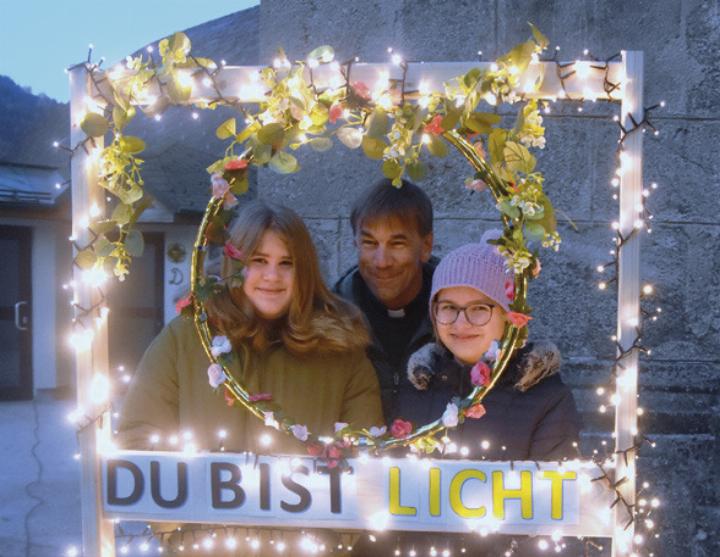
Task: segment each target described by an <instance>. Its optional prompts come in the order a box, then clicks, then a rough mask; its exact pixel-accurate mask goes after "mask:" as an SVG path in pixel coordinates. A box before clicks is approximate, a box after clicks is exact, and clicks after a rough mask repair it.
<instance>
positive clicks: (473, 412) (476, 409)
mask: <svg viewBox="0 0 720 557" xmlns="http://www.w3.org/2000/svg"><path fill="white" fill-rule="evenodd" d="M484 415H485V407H484V406H483V405H482V404H479V403H478V404H473V405H472V406H471V407H470V408H468V409H467V410H465V417H466V418H472V419H474V420H477V419H479V418H482V417H483V416H484Z"/></svg>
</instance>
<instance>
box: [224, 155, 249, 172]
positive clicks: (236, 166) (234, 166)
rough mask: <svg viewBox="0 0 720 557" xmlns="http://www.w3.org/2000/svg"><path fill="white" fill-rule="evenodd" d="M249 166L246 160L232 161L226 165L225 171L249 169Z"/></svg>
mask: <svg viewBox="0 0 720 557" xmlns="http://www.w3.org/2000/svg"><path fill="white" fill-rule="evenodd" d="M247 165H248V161H246V160H245V159H241V158H237V159H231V160H229V161H228V162H226V163H225V170H242V169H243V168H247Z"/></svg>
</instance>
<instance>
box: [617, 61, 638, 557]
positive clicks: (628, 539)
mask: <svg viewBox="0 0 720 557" xmlns="http://www.w3.org/2000/svg"><path fill="white" fill-rule="evenodd" d="M622 60H623V64H624V66H625V78H624V79H623V83H622V88H623V90H622V92H623V96H622V107H621V116H620V118H621V119H620V121H621V122H622V125H623V126H624V127H625V129H626V130H630V129H632V128H633V127H634V124H633V122H632V120H631V119H630V116H631V115H632V117H633V119H634V120H635V122H636V123H640V122H641V121H642V119H643V117H644V114H643V112H644V108H643V53H642V52H634V51H623V52H622ZM642 145H643V134H642V132H640V131H639V130H638V132H637V133H632V134H630V135H629V136H627V138H626V139H625V141H624V143H623V150H622V154H621V163H620V164H621V167H620V168H621V175H620V216H619V221H618V222H619V224H620V227H619V232H620V233H621V234H622V236H623V237H624V238H627V237H628V236H630V235H631V234H632V232H633V229H634V228H635V227H636V220H637V219H638V208H639V207H640V206H641V204H642V163H643V157H642ZM617 277H618V308H617V318H618V322H617V339H618V343H619V345H620V347H622V350H623V351H624V350H628V349H629V348H630V347H631V346H632V345H633V342H634V341H635V338H636V336H637V327H638V325H639V323H640V322H641V316H640V231H639V230H638V231H637V232H636V233H635V234H634V235H633V236H632V238H631V239H630V240H629V241H628V242H627V243H626V244H625V245H624V246H623V247H622V248H621V250H620V255H619V261H618V269H617ZM619 353H620V350H619V349H618V354H619ZM638 359H639V358H638V351H637V350H633V351H632V352H630V353H629V354H628V355H626V356H625V357H624V358H623V359H622V360H621V361H620V362H619V363H620V365H621V366H622V367H621V368H618V379H617V389H616V395H617V396H618V402H617V406H616V408H615V450H616V451H622V450H625V449H627V448H629V447H631V446H633V444H634V436H635V435H636V434H637V382H638ZM615 473H616V481H617V480H619V479H620V478H623V477H626V478H627V480H626V481H625V483H623V484H622V485H621V486H620V487H619V490H620V493H621V494H622V496H623V497H624V498H625V500H626V501H627V502H628V503H629V504H631V505H632V504H634V503H635V455H634V454H633V452H632V451H630V452H629V453H627V463H626V462H625V458H624V457H623V456H622V455H618V459H617V466H616V470H615ZM630 518H631V517H630V516H628V513H627V510H626V508H625V506H624V505H622V504H618V505H617V506H616V507H615V513H614V521H615V531H614V535H613V546H612V555H613V557H616V556H621V555H626V554H627V553H628V552H629V551H630V550H631V549H632V543H633V534H634V527H633V525H630V526H629V527H628V528H625V525H626V524H627V523H628V521H629V520H630Z"/></svg>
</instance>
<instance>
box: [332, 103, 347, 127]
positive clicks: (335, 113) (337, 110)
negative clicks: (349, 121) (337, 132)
mask: <svg viewBox="0 0 720 557" xmlns="http://www.w3.org/2000/svg"><path fill="white" fill-rule="evenodd" d="M344 110H345V109H344V108H343V105H342V104H340V103H337V102H336V103H333V105H332V106H331V107H330V113H329V114H328V120H330V123H331V124H334V123H335V122H337V120H338V118H340V117H341V116H342V114H343V111H344Z"/></svg>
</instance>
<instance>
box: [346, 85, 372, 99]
mask: <svg viewBox="0 0 720 557" xmlns="http://www.w3.org/2000/svg"><path fill="white" fill-rule="evenodd" d="M350 87H351V88H352V90H353V91H354V92H355V94H356V95H357V96H358V97H361V98H363V99H365V100H368V99H370V89H369V88H368V86H367V85H365V84H364V83H363V82H362V81H355V82H353V84H352V85H351V86H350Z"/></svg>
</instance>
